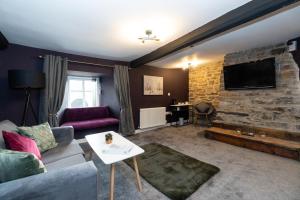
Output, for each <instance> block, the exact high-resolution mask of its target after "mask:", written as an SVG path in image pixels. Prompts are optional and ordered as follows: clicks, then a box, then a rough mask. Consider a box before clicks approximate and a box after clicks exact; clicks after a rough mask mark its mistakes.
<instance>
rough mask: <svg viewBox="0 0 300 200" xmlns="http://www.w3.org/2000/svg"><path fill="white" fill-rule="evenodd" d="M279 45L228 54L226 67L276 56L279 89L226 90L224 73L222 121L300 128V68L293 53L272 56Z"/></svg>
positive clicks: (225, 59)
mask: <svg viewBox="0 0 300 200" xmlns="http://www.w3.org/2000/svg"><path fill="white" fill-rule="evenodd" d="M282 47H285V46H284V45H277V46H272V47H265V48H258V49H252V50H247V51H241V52H237V53H232V54H228V55H226V56H225V58H224V67H226V66H228V65H233V64H239V63H245V62H250V61H257V60H262V59H265V58H270V57H275V65H276V67H275V69H276V88H274V89H261V90H238V91H227V90H224V80H223V73H222V74H221V85H220V96H219V100H220V104H219V106H218V111H219V113H218V120H219V121H222V122H226V123H234V124H246V125H251V126H257V127H267V128H276V129H282V130H289V131H299V130H300V82H299V69H298V67H297V65H296V63H295V62H294V59H293V57H292V55H291V54H290V53H287V52H285V53H282V54H279V55H275V56H274V55H272V50H273V49H278V48H282Z"/></svg>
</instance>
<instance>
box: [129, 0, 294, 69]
mask: <svg viewBox="0 0 300 200" xmlns="http://www.w3.org/2000/svg"><path fill="white" fill-rule="evenodd" d="M299 1H300V0H252V1H250V2H248V3H246V4H244V5H242V6H240V7H238V8H236V9H234V10H232V11H230V12H228V13H226V14H224V15H222V16H220V17H218V18H216V19H214V20H212V21H210V22H208V23H207V24H205V25H203V26H201V27H199V28H197V29H195V30H193V31H192V32H190V33H188V34H186V35H184V36H182V37H180V38H178V39H176V40H174V41H172V42H170V43H168V44H166V45H164V46H162V47H160V48H158V49H156V50H154V51H152V52H150V53H148V54H146V55H144V56H142V57H140V58H137V59H135V60H133V61H131V62H130V66H131V67H132V68H135V67H139V66H142V65H145V64H147V63H149V62H152V61H154V60H157V59H160V58H162V57H164V56H167V55H169V54H171V53H174V52H176V51H178V50H181V49H184V48H186V47H189V46H192V45H193V44H195V43H198V42H201V41H203V40H205V39H208V38H211V37H214V36H216V35H218V34H221V33H223V32H225V31H228V30H231V29H233V28H236V27H238V26H240V25H242V24H245V23H248V22H250V21H252V20H255V19H257V18H260V17H263V16H265V15H268V14H270V13H272V12H274V11H277V10H279V9H282V8H283V7H286V6H290V5H292V4H295V3H297V2H299Z"/></svg>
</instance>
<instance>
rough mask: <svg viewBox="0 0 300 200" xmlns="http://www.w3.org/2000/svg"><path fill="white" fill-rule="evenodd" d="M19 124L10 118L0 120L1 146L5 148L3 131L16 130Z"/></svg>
mask: <svg viewBox="0 0 300 200" xmlns="http://www.w3.org/2000/svg"><path fill="white" fill-rule="evenodd" d="M16 130H17V126H16V125H15V124H14V123H12V122H11V121H9V120H4V121H1V122H0V148H1V149H5V143H4V139H3V137H2V131H16Z"/></svg>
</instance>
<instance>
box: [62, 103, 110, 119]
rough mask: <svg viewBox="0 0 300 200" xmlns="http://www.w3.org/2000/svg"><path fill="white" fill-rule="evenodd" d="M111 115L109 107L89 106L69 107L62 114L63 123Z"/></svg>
mask: <svg viewBox="0 0 300 200" xmlns="http://www.w3.org/2000/svg"><path fill="white" fill-rule="evenodd" d="M107 117H110V112H109V108H108V107H107V106H102V107H89V108H67V109H65V111H64V114H63V116H62V121H61V122H62V123H65V122H73V121H85V120H90V119H100V118H107Z"/></svg>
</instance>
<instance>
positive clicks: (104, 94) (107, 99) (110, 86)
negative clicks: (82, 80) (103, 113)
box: [101, 76, 120, 118]
mask: <svg viewBox="0 0 300 200" xmlns="http://www.w3.org/2000/svg"><path fill="white" fill-rule="evenodd" d="M101 105H102V106H109V108H110V111H111V112H112V114H113V115H114V116H116V117H118V118H119V116H120V105H119V101H118V98H117V94H116V91H115V88H114V79H113V76H102V77H101Z"/></svg>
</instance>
